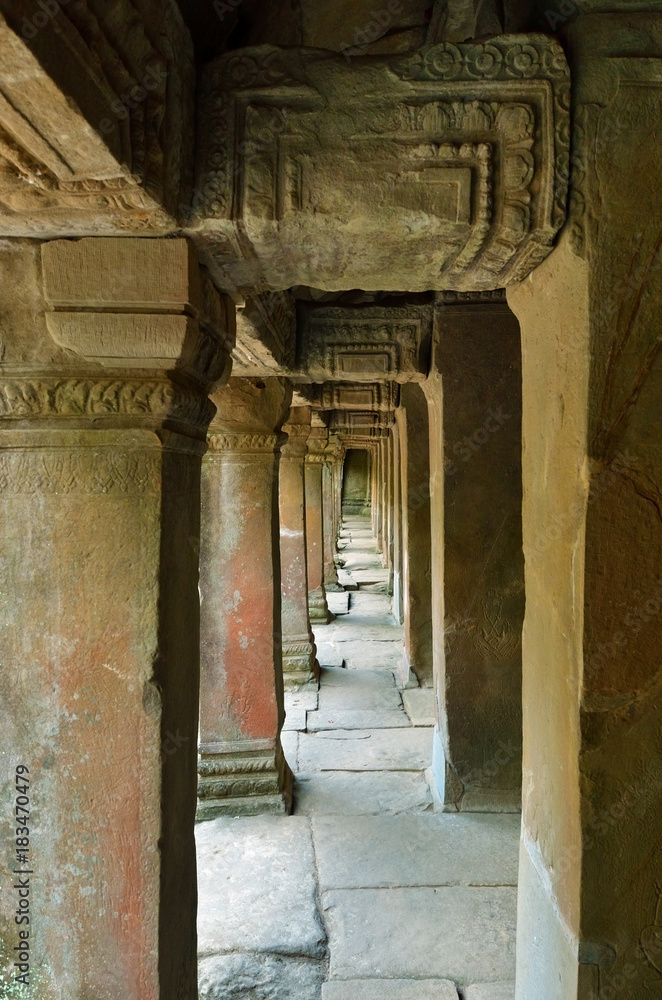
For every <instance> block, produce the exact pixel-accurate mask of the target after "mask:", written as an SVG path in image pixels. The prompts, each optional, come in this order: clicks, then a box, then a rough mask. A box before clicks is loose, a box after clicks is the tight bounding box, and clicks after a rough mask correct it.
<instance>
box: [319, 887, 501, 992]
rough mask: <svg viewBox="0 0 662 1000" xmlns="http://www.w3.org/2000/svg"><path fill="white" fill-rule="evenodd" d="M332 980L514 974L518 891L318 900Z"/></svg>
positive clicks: (376, 893) (367, 894)
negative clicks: (322, 911)
mask: <svg viewBox="0 0 662 1000" xmlns="http://www.w3.org/2000/svg"><path fill="white" fill-rule="evenodd" d="M322 906H323V909H324V919H325V923H326V926H327V928H328V933H329V953H330V971H329V978H330V979H349V978H350V977H354V978H359V979H372V978H374V979H449V980H451V981H453V982H455V983H457V984H458V985H459V986H466V985H469V984H471V983H475V982H476V980H480V981H481V982H495V983H496V982H511V981H512V980H513V978H514V976H515V938H516V932H515V924H516V916H517V890H516V889H514V888H510V887H506V888H503V887H489V888H467V887H465V886H444V887H442V888H417V889H333V890H331V891H330V892H325V893H323V894H322Z"/></svg>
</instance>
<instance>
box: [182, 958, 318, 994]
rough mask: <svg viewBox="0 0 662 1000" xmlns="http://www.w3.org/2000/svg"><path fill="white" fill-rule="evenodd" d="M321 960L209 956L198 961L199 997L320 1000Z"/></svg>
mask: <svg viewBox="0 0 662 1000" xmlns="http://www.w3.org/2000/svg"><path fill="white" fill-rule="evenodd" d="M323 979H324V970H323V968H322V965H321V963H320V962H315V961H311V960H305V959H297V958H288V957H284V956H282V955H263V954H248V955H247V954H241V953H240V954H232V955H212V956H210V957H208V958H203V959H201V961H200V962H199V964H198V984H199V990H200V1000H246V998H247V997H250V998H251V1000H283V997H293V998H294V997H296V1000H320V992H321V989H322V980H323Z"/></svg>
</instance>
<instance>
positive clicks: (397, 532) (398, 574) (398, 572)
mask: <svg viewBox="0 0 662 1000" xmlns="http://www.w3.org/2000/svg"><path fill="white" fill-rule="evenodd" d="M391 441H392V449H393V489H392V497H393V546H392V548H393V615H394V617H395V620H396V621H397V622H398V623H402V612H403V598H402V464H401V448H400V430H399V427H398V425H397V423H394V425H393V429H392V431H391Z"/></svg>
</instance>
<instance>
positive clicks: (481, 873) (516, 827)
mask: <svg viewBox="0 0 662 1000" xmlns="http://www.w3.org/2000/svg"><path fill="white" fill-rule="evenodd" d="M519 839H520V821H519V818H518V817H516V816H508V815H500V816H485V815H472V816H468V815H458V814H450V813H443V814H439V813H437V814H422V815H417V816H342V817H340V816H317V817H315V818H314V819H313V841H314V844H315V855H316V857H317V866H318V871H319V878H320V886H321V888H322V889H324V890H327V889H364V888H388V887H402V886H421V885H427V886H442V885H467V886H470V885H479V886H487V885H496V886H499V885H512V886H515V885H517V870H518V863H519Z"/></svg>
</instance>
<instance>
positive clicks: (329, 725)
mask: <svg viewBox="0 0 662 1000" xmlns="http://www.w3.org/2000/svg"><path fill="white" fill-rule="evenodd" d="M410 725H411V723H410V721H409V719H408V718H407V716H406V715H405V713H404V712H403V711H402V709H400V710H399V711H370V710H369V709H357V710H354V709H340V710H338V711H335V712H324V711H317V712H309V713H308V732H309V733H317V732H321V731H323V730H327V729H398V728H403V727H408V726H410Z"/></svg>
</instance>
